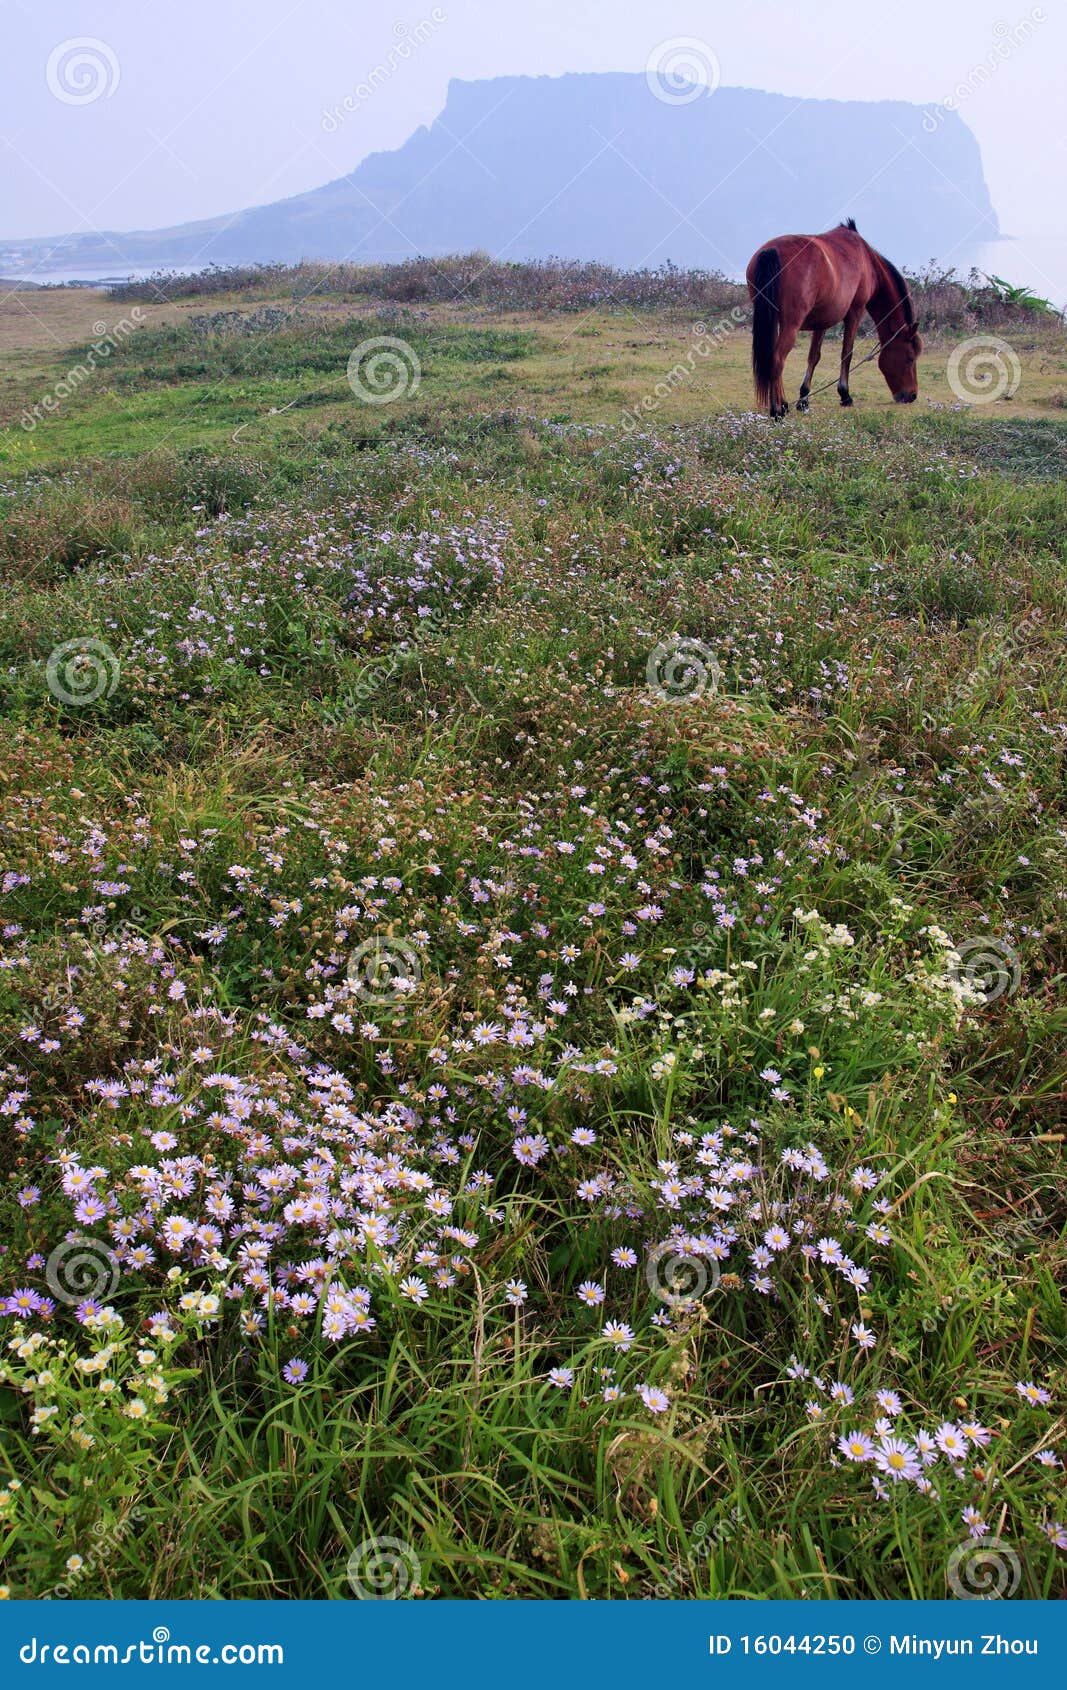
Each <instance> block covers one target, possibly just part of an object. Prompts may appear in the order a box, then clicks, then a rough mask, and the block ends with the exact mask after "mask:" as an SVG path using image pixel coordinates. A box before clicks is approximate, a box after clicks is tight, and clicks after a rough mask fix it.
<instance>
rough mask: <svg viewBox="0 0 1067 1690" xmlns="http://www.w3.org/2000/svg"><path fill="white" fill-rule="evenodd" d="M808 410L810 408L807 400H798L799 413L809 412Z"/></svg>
mask: <svg viewBox="0 0 1067 1690" xmlns="http://www.w3.org/2000/svg"><path fill="white" fill-rule="evenodd" d="M808 408H809V407H808V401H807V400H806V399H798V400H797V410H798V411H806V410H808Z"/></svg>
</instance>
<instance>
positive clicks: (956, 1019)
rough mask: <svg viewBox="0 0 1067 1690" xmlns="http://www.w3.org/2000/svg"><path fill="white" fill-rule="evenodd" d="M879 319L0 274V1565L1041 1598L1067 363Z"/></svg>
mask: <svg viewBox="0 0 1067 1690" xmlns="http://www.w3.org/2000/svg"><path fill="white" fill-rule="evenodd" d="M915 296H916V303H917V306H918V309H919V314H920V321H921V324H922V327H923V332H924V336H925V339H926V353H925V356H924V358H923V360H922V362H921V364H920V387H921V391H920V399H919V403H918V404H916V405H914V406H911V407H894V406H893V405H892V403H891V402H890V397H889V394H888V392H887V391H886V389H885V387H884V384H883V383H882V381H881V378H880V376H879V375H878V372H877V367H876V365H875V364H874V363H867V364H865V365H862V366H860V367H858V368H857V367H855V366H854V379H853V393H854V395H855V398H856V406H855V408H854V409H853V410H851V411H842V410H841V409H840V408H839V407H838V405H837V402H836V396H835V394H834V393H833V391H832V389H831V390H830V391H828V392H824V393H822V394H821V395H818V396H817V397H816V398H815V399H814V401H813V405H812V409H811V411H810V413H808V414H807V415H802V416H798V415H796V414H795V413H792V414H790V416H789V417H788V418H787V419H786V420H785V421H784V422H782V423H778V424H772V423H771V422H770V421H769V420H768V419H767V418H765V417H761V416H757V415H755V414H753V412H752V411H751V408H750V406H751V400H750V380H749V374H748V335H747V327H746V323H745V318H744V303H743V296H742V294H741V292H740V290H738V289H736V288H734V287H732V286H731V284H729V283H727V282H724V281H722V279H721V278H708V277H693V276H690V275H688V274H686V273H680V272H673V273H666V274H665V273H658V274H657V275H652V276H649V275H642V276H637V277H629V278H627V277H619V276H617V275H614V274H613V273H605V272H602V271H599V270H598V269H597V267H593V266H589V267H584V268H583V267H566V266H556V267H552V266H542V267H525V268H524V267H519V266H490V267H485V266H482V265H480V264H478V263H477V262H474V261H471V260H456V261H451V262H450V263H449V264H445V265H437V266H426V265H413V266H401V267H394V268H393V269H383V270H376V271H373V272H370V271H368V272H359V271H351V272H343V273H341V274H340V275H338V274H336V273H331V274H329V275H327V273H325V272H314V271H309V270H308V269H306V268H305V269H302V270H300V271H297V272H285V271H281V270H277V269H272V270H269V271H260V272H256V271H253V272H232V273H228V274H223V275H215V276H210V275H209V276H205V277H200V278H197V279H193V280H186V281H182V282H181V283H180V284H174V285H163V284H161V283H160V282H159V281H156V282H154V283H150V284H133V285H131V286H129V287H126V288H121V289H116V290H113V292H112V294H111V295H105V294H104V293H102V292H99V291H93V290H84V289H56V290H43V291H41V292H40V293H30V294H17V295H12V294H7V295H0V429H2V432H0V518H2V539H0V572H2V577H3V594H2V597H0V711H2V715H3V739H2V746H0V794H2V800H0V801H2V806H3V815H4V827H3V834H2V839H0V899H2V901H0V924H2V935H0V936H2V952H0V1116H2V1118H3V1133H2V1136H0V1148H2V1156H3V1180H2V1185H0V1244H2V1252H3V1253H2V1257H0V1312H2V1319H0V1333H2V1339H0V1342H2V1349H0V1384H2V1396H0V1554H2V1574H0V1576H2V1577H3V1579H4V1581H5V1583H4V1591H5V1594H7V1595H9V1596H10V1597H12V1598H14V1599H19V1598H24V1597H29V1596H42V1595H54V1596H59V1597H64V1596H77V1597H89V1598H113V1597H146V1596H151V1597H202V1596H206V1597H221V1598H267V1597H278V1598H293V1597H313V1598H324V1599H336V1600H354V1599H361V1598H369V1597H375V1596H392V1597H399V1598H402V1599H406V1600H432V1599H435V1598H441V1597H463V1598H470V1599H478V1600H505V1599H509V1598H534V1599H548V1600H553V1599H585V1598H613V1599H622V1600H628V1599H634V1598H636V1599H647V1598H656V1597H658V1598H685V1597H699V1598H743V1597H755V1598H770V1597H787V1598H810V1599H813V1600H819V1599H826V1598H839V1597H844V1598H863V1597H882V1598H891V1597H905V1598H907V1597H911V1598H934V1599H940V1598H945V1597H950V1598H956V1599H967V1598H969V1597H974V1596H999V1597H1002V1598H1009V1599H1010V1598H1013V1597H1015V1598H1022V1597H1039V1598H1046V1599H1052V1598H1058V1597H1062V1596H1064V1595H1065V1594H1067V1572H1065V1569H1067V1555H1065V1551H1067V1523H1065V1522H1067V1499H1065V1497H1064V1466H1063V1462H1064V1460H1065V1459H1067V1455H1065V1452H1067V1437H1065V1414H1064V1401H1065V1399H1064V1383H1065V1377H1067V1373H1065V1364H1067V1315H1065V1311H1064V1303H1063V1283H1064V1277H1065V1268H1067V1247H1065V1223H1067V1199H1065V1195H1064V1179H1063V1149H1064V1138H1065V1133H1067V1055H1065V1052H1067V1000H1065V996H1064V991H1063V983H1064V976H1065V969H1067V908H1065V904H1067V891H1065V887H1067V652H1065V650H1064V642H1063V605H1064V591H1065V581H1067V558H1065V547H1064V532H1065V518H1067V493H1065V490H1064V474H1065V470H1067V420H1065V419H1064V407H1065V406H1067V330H1065V329H1064V325H1063V323H1062V322H1061V321H1060V320H1059V319H1058V318H1056V317H1054V316H1052V315H1051V314H1050V313H1048V312H1046V311H1043V310H1042V309H1041V308H1040V305H1039V304H1038V303H1036V302H1033V301H1030V300H1027V299H1025V298H1019V297H1012V296H1011V295H1010V292H1009V291H1008V290H1005V289H1003V288H998V287H996V286H993V285H991V284H981V283H975V282H974V281H973V279H972V281H971V283H969V284H968V283H966V282H961V281H959V280H957V279H952V278H946V277H943V276H942V277H937V276H927V277H925V278H923V279H920V280H919V281H917V282H916V285H915ZM869 344H870V343H869V342H863V343H861V344H860V346H859V348H858V349H857V358H859V357H860V356H862V355H863V354H864V353H865V352H866V351H867V350H869ZM835 358H836V352H835V345H834V343H833V342H832V341H828V343H827V347H826V351H825V355H824V358H823V363H822V365H821V367H820V370H819V373H818V378H817V379H818V380H820V381H822V380H830V379H831V378H832V377H833V376H834V374H835V373H836V370H835ZM793 366H795V368H794V367H793ZM802 368H803V356H802V354H795V355H794V358H793V360H792V364H791V371H790V377H789V383H788V386H789V391H790V394H791V396H795V393H796V389H797V386H798V383H799V379H800V371H801V369H802Z"/></svg>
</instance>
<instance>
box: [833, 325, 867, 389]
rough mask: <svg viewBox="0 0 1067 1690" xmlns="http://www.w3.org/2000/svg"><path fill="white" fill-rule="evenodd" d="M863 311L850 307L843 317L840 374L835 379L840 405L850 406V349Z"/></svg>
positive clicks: (854, 342) (853, 344)
mask: <svg viewBox="0 0 1067 1690" xmlns="http://www.w3.org/2000/svg"><path fill="white" fill-rule="evenodd" d="M865 310H866V306H865V305H850V306H849V308H848V311H847V313H846V315H845V320H844V330H843V338H842V341H841V374H840V375H839V376H838V378H837V392H838V396H839V398H840V400H841V403H842V405H851V404H852V395H851V393H850V392H849V390H848V378H849V374H850V372H851V369H852V348H853V347H854V346H855V344H856V330H857V329H858V328H859V323H860V318H861V317H862V316H863V313H864V311H865Z"/></svg>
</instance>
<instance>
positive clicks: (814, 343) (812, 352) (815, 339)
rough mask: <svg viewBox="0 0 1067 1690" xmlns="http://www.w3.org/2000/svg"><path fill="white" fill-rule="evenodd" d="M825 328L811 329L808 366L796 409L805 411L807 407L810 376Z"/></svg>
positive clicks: (819, 354)
mask: <svg viewBox="0 0 1067 1690" xmlns="http://www.w3.org/2000/svg"><path fill="white" fill-rule="evenodd" d="M825 333H826V330H825V329H812V331H811V345H810V347H809V348H808V367H807V369H806V370H805V371H804V380H803V381H802V382H801V384H800V397H799V399H798V400H797V410H798V411H806V410H807V408H808V394H809V393H810V392H811V378H812V376H813V375H814V374H815V366H816V364H817V363H818V362H819V358H820V356H821V355H822V337H823V335H824V334H825Z"/></svg>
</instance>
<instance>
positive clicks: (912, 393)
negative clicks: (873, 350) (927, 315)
mask: <svg viewBox="0 0 1067 1690" xmlns="http://www.w3.org/2000/svg"><path fill="white" fill-rule="evenodd" d="M922 349H923V343H922V341H921V339H920V338H919V331H918V329H917V328H916V327H915V325H914V323H908V324H906V325H905V327H904V328H902V329H898V331H897V333H896V334H894V335H891V336H890V338H889V339H888V340H887V341H886V343H885V345H884V346H883V347H882V350H881V352H880V353H879V355H878V368H879V369H880V370H881V372H882V374H883V375H884V376H885V379H886V382H887V383H888V386H889V391H890V393H891V394H892V395H893V398H894V400H895V401H896V403H897V404H898V405H910V404H912V402H913V401H914V400H915V399H916V398H917V397H918V394H919V376H918V372H917V369H916V365H917V364H918V362H919V353H920V352H921V351H922Z"/></svg>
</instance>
